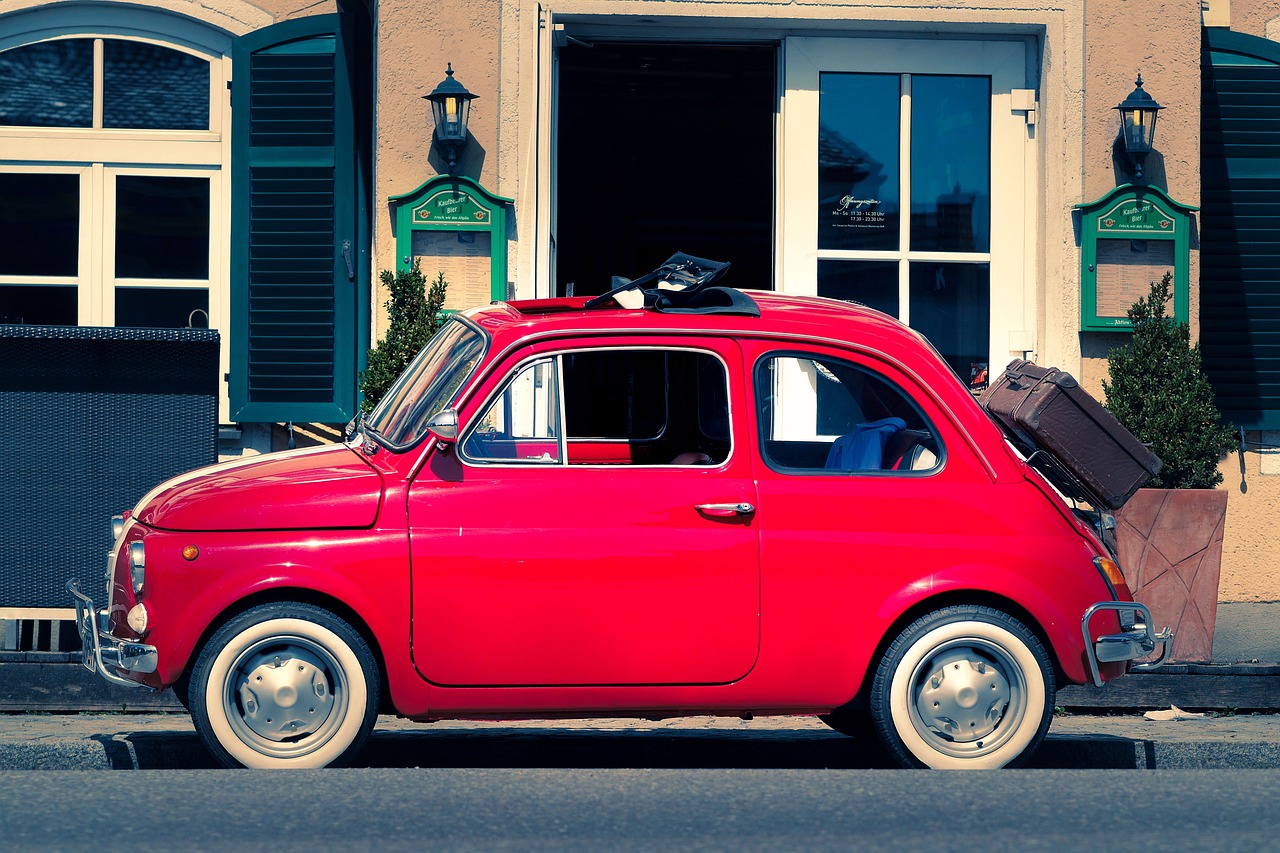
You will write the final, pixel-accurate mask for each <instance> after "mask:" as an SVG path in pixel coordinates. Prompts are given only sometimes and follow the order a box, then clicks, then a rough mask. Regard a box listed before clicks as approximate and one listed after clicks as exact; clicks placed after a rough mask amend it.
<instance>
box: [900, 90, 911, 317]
mask: <svg viewBox="0 0 1280 853" xmlns="http://www.w3.org/2000/svg"><path fill="white" fill-rule="evenodd" d="M898 128H899V130H898V162H899V163H900V164H901V168H900V169H899V171H898V175H899V177H898V180H899V188H898V192H899V198H900V199H901V201H900V202H899V211H900V212H899V214H898V251H899V252H900V253H901V254H900V256H899V259H898V319H899V320H901V321H902V322H904V323H906V324H907V325H910V324H911V269H910V263H909V262H908V261H907V253H908V252H909V251H910V250H911V75H910V74H903V75H902V98H901V108H900V112H899V114H898Z"/></svg>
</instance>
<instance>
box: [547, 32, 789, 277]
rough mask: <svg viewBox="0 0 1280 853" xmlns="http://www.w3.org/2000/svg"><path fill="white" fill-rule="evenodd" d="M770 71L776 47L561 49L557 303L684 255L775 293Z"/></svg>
mask: <svg viewBox="0 0 1280 853" xmlns="http://www.w3.org/2000/svg"><path fill="white" fill-rule="evenodd" d="M776 69H777V59H776V48H775V47H773V46H771V45H768V46H759V45H750V46H744V45H705V44H703V45H687V44H681V45H673V44H596V45H594V46H593V47H588V46H585V45H582V44H576V43H570V44H568V45H566V46H565V47H564V48H562V49H561V53H560V98H559V130H558V136H559V141H558V145H559V147H558V151H557V164H558V165H557V175H558V178H557V180H558V183H557V187H556V192H557V207H558V217H557V218H558V227H557V230H556V266H557V270H556V289H557V293H558V294H561V295H563V294H565V293H566V292H567V288H568V285H569V283H572V285H573V292H574V293H576V294H595V293H602V292H604V291H605V290H607V289H608V284H609V279H610V276H614V275H623V276H628V277H635V276H638V275H640V274H641V273H644V272H647V271H649V270H651V269H653V268H654V267H656V266H658V265H659V264H660V263H662V262H663V261H664V260H666V259H667V257H668V256H670V255H671V254H672V253H673V252H676V251H682V252H687V253H689V254H691V255H699V256H701V257H706V258H713V259H715V260H726V261H731V262H732V263H733V267H734V268H733V272H732V273H730V278H729V280H727V282H726V283H730V284H733V285H735V286H737V287H755V288H772V287H773V242H774V241H773V209H774V203H773V202H774V200H773V194H774V115H775V113H776V107H777V85H776Z"/></svg>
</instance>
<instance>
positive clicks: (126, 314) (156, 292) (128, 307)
mask: <svg viewBox="0 0 1280 853" xmlns="http://www.w3.org/2000/svg"><path fill="white" fill-rule="evenodd" d="M116 325H117V326H133V327H138V326H142V327H146V328H151V329H185V328H192V329H207V328H209V291H207V290H203V289H201V288H187V287H117V288H116Z"/></svg>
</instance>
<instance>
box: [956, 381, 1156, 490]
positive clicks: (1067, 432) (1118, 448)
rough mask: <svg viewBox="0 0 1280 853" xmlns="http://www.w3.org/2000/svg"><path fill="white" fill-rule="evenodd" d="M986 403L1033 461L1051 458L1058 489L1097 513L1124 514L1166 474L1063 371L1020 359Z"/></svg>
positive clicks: (985, 395)
mask: <svg viewBox="0 0 1280 853" xmlns="http://www.w3.org/2000/svg"><path fill="white" fill-rule="evenodd" d="M979 403H981V405H982V407H983V408H984V409H986V410H987V412H988V413H989V414H991V415H992V416H993V417H994V418H995V420H996V421H997V422H998V423H999V424H1000V425H1001V426H1002V427H1004V429H1005V432H1006V433H1007V434H1008V435H1009V437H1010V438H1011V439H1012V440H1013V442H1014V444H1015V445H1017V446H1018V448H1019V449H1020V450H1021V451H1023V453H1025V454H1026V455H1027V456H1028V457H1033V456H1036V455H1046V454H1047V455H1048V456H1049V457H1051V458H1050V460H1048V465H1047V466H1044V467H1041V466H1038V469H1039V470H1041V471H1042V473H1045V474H1046V476H1048V477H1049V479H1050V480H1051V481H1052V482H1053V484H1054V485H1055V486H1057V487H1058V488H1059V489H1061V490H1062V491H1064V492H1065V493H1066V494H1068V496H1070V497H1073V498H1076V499H1083V500H1087V501H1089V503H1091V504H1093V505H1094V506H1095V507H1107V508H1108V509H1113V510H1114V509H1119V508H1120V507H1122V506H1124V503H1125V501H1127V500H1129V498H1131V497H1132V496H1133V493H1134V492H1136V491H1137V490H1138V489H1139V488H1141V487H1142V485H1143V484H1145V483H1146V482H1147V481H1148V480H1150V479H1151V478H1152V477H1154V476H1155V475H1156V474H1158V473H1160V468H1161V466H1162V464H1163V463H1161V461H1160V457H1158V456H1156V455H1155V454H1154V453H1152V452H1151V448H1150V447H1148V446H1147V445H1145V444H1143V443H1142V442H1141V441H1139V440H1138V439H1137V438H1135V437H1134V435H1133V433H1131V432H1129V430H1127V429H1125V428H1124V427H1123V426H1122V425H1121V424H1120V422H1119V421H1118V420H1116V418H1115V415H1113V414H1111V413H1110V412H1109V411H1107V410H1106V409H1105V408H1104V407H1103V405H1102V404H1101V403H1100V402H1098V401H1097V400H1096V399H1094V398H1093V397H1091V396H1090V395H1089V394H1088V393H1087V392H1086V391H1085V390H1084V389H1083V388H1081V387H1080V385H1079V383H1077V382H1076V380H1075V378H1074V377H1072V376H1071V374H1069V373H1066V372H1065V371H1062V370H1058V369H1057V368H1056V367H1040V366H1039V365H1036V364H1034V363H1032V362H1030V361H1025V360H1023V359H1014V360H1013V361H1012V362H1010V363H1009V366H1008V367H1007V368H1005V371H1004V373H1002V374H1001V375H1000V377H999V378H998V379H996V380H995V381H994V382H992V383H991V384H990V385H989V386H987V389H986V390H985V391H984V392H983V393H982V396H981V397H980V398H979ZM1031 461H1032V463H1033V464H1034V463H1036V462H1037V461H1038V460H1037V459H1036V458H1032V459H1031ZM1055 469H1061V470H1055Z"/></svg>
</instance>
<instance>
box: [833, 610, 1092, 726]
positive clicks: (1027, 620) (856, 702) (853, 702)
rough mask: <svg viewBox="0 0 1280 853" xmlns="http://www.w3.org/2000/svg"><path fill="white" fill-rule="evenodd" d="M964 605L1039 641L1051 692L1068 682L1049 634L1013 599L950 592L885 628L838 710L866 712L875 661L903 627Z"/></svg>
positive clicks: (903, 612)
mask: <svg viewBox="0 0 1280 853" xmlns="http://www.w3.org/2000/svg"><path fill="white" fill-rule="evenodd" d="M964 606H973V607H990V608H992V609H995V610H999V611H1002V612H1004V613H1007V614H1008V615H1010V616H1012V617H1013V618H1015V619H1017V620H1018V621H1019V622H1021V623H1022V624H1023V625H1026V626H1027V628H1028V630H1030V631H1031V633H1033V634H1034V635H1035V636H1036V639H1037V640H1039V641H1040V645H1042V646H1043V647H1044V650H1045V653H1046V654H1047V655H1048V656H1049V662H1050V663H1051V664H1052V665H1053V680H1054V687H1055V689H1060V688H1062V687H1063V686H1065V685H1066V684H1068V683H1070V680H1069V679H1068V678H1067V676H1066V673H1065V670H1064V669H1063V666H1062V661H1060V660H1059V659H1058V650H1057V649H1056V648H1055V646H1054V644H1053V643H1052V642H1051V640H1050V637H1049V633H1048V632H1047V631H1046V630H1045V629H1044V626H1043V625H1041V624H1040V620H1039V619H1037V618H1036V617H1035V616H1034V615H1033V614H1032V613H1031V611H1029V610H1027V608H1026V607H1024V606H1023V605H1021V604H1019V603H1018V602H1017V601H1015V600H1014V599H1012V598H1009V597H1007V596H1003V595H1000V594H999V593H995V592H991V591H990V590H980V589H954V590H947V591H945V592H941V593H938V594H937V595H932V596H929V597H928V598H922V599H920V600H919V601H916V602H914V603H912V604H911V606H909V607H908V608H907V609H905V610H904V611H902V613H900V614H899V615H898V617H897V618H896V619H895V620H893V622H891V623H890V624H889V625H888V626H887V628H886V629H885V631H884V634H883V635H882V636H881V637H880V639H879V640H878V641H877V642H876V647H875V651H874V652H873V653H872V656H871V658H870V664H869V665H868V666H867V667H866V672H865V673H864V674H863V677H862V683H861V684H859V685H858V690H857V692H856V693H855V694H854V696H853V698H852V699H850V700H849V701H848V702H847V703H845V704H844V705H842V706H841V707H842V708H849V709H866V708H869V707H870V697H871V685H872V682H873V681H874V680H875V675H876V669H877V662H878V661H881V660H883V659H884V656H885V654H886V653H887V652H888V650H889V646H890V645H891V644H892V643H893V641H894V640H895V639H896V638H897V637H898V635H899V634H901V633H902V632H903V631H904V630H906V628H907V626H909V625H911V624H912V623H913V622H915V621H916V620H917V619H919V618H921V617H923V616H925V615H926V614H929V613H932V612H934V611H936V610H942V609H943V608H946V607H964Z"/></svg>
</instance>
